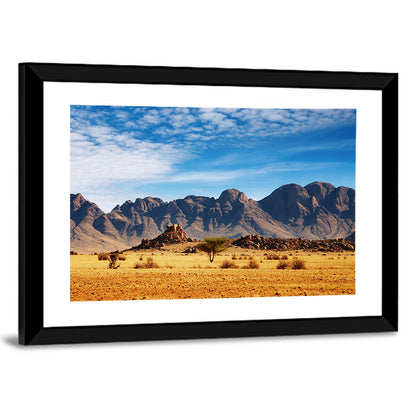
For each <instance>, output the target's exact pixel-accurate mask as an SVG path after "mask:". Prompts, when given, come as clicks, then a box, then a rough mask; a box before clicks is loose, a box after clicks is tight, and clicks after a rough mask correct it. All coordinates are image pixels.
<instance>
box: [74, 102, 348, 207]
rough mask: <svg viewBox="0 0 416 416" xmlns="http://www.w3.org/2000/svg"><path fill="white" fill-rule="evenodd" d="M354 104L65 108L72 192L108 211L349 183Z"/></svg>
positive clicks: (263, 195) (253, 195)
mask: <svg viewBox="0 0 416 416" xmlns="http://www.w3.org/2000/svg"><path fill="white" fill-rule="evenodd" d="M355 135H356V111H355V109H257V108H186V107H115V106H80V105H73V106H71V193H78V192H80V193H82V194H83V195H84V197H85V198H87V199H89V200H90V201H93V202H95V203H96V204H98V206H99V207H100V208H101V209H103V210H104V211H106V212H108V211H110V210H111V209H112V208H114V206H115V205H117V204H119V203H120V204H121V203H123V202H124V201H126V200H128V199H130V200H133V201H134V200H135V199H136V198H144V197H146V196H157V197H159V198H162V199H163V200H165V201H170V200H172V199H177V198H184V197H185V196H187V195H204V196H214V197H218V196H219V195H220V194H221V192H222V191H223V190H225V189H228V188H237V189H239V190H240V191H242V192H244V193H245V194H246V195H247V196H248V197H249V198H253V199H255V200H259V199H261V198H264V197H265V196H267V195H269V194H270V193H271V192H272V191H274V190H275V189H276V188H278V187H279V186H281V185H284V184H288V183H298V184H299V185H302V186H304V185H307V184H308V183H311V182H314V181H323V182H330V183H332V184H333V185H335V186H340V185H343V186H349V187H352V188H354V187H355Z"/></svg>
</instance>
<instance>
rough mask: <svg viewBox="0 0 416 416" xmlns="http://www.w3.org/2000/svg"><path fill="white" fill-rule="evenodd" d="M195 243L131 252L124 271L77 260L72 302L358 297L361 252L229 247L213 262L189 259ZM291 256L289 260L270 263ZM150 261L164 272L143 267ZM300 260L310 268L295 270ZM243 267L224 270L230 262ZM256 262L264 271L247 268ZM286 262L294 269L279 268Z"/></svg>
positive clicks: (199, 256) (89, 258) (91, 258)
mask: <svg viewBox="0 0 416 416" xmlns="http://www.w3.org/2000/svg"><path fill="white" fill-rule="evenodd" d="M192 245H193V243H187V244H176V245H172V246H169V248H165V249H162V250H154V251H152V250H148V251H140V252H128V253H127V254H126V260H125V261H120V267H119V268H117V269H109V267H108V264H109V262H108V261H106V260H101V261H100V260H98V257H97V255H73V256H71V301H98V300H140V299H189V298H193V299H203V298H239V297H272V296H315V295H352V294H355V253H354V252H351V251H348V252H341V253H321V252H316V253H311V252H307V251H301V250H298V251H291V252H281V251H279V252H276V251H270V250H250V249H243V248H238V247H232V248H229V249H228V250H227V251H225V252H223V253H221V254H219V255H217V256H216V257H215V260H214V262H213V263H210V262H209V260H208V257H207V255H206V254H205V253H191V254H185V253H183V251H184V250H186V249H187V248H190V247H192ZM267 254H269V258H270V255H272V257H273V256H280V257H282V256H287V258H288V260H277V259H272V260H270V259H268V258H267ZM148 258H151V259H152V260H153V263H155V264H157V265H158V266H159V267H158V268H142V267H140V268H135V266H143V265H144V264H146V263H147V262H148V261H150V260H148ZM294 259H295V260H296V259H297V260H303V261H304V264H305V269H300V270H294V269H292V268H290V267H291V265H292V264H293V261H294ZM226 260H228V261H231V262H234V263H235V265H236V266H238V268H228V269H222V268H221V267H220V266H221V265H222V263H223V262H224V261H226ZM250 260H251V261H255V262H257V264H258V266H259V268H253V269H251V268H247V267H248V265H249V263H250ZM281 261H283V262H286V264H288V265H289V268H286V269H278V268H277V266H278V265H279V263H280V262H281Z"/></svg>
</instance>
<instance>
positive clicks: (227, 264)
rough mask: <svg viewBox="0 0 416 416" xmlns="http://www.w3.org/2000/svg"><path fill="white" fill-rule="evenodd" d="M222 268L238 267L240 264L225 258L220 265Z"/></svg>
mask: <svg viewBox="0 0 416 416" xmlns="http://www.w3.org/2000/svg"><path fill="white" fill-rule="evenodd" d="M220 269H238V266H237V265H236V264H235V263H234V262H233V261H231V260H224V261H223V262H222V263H221V265H220Z"/></svg>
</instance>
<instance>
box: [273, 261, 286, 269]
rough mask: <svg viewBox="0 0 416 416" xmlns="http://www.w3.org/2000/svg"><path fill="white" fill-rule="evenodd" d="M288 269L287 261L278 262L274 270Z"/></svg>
mask: <svg viewBox="0 0 416 416" xmlns="http://www.w3.org/2000/svg"><path fill="white" fill-rule="evenodd" d="M288 267H289V262H288V261H287V260H280V261H279V264H278V265H277V267H276V269H287V268H288Z"/></svg>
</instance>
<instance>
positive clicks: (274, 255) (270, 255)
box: [266, 253, 280, 260]
mask: <svg viewBox="0 0 416 416" xmlns="http://www.w3.org/2000/svg"><path fill="white" fill-rule="evenodd" d="M266 256H267V257H266V260H280V256H279V255H278V254H273V253H269V254H266Z"/></svg>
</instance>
